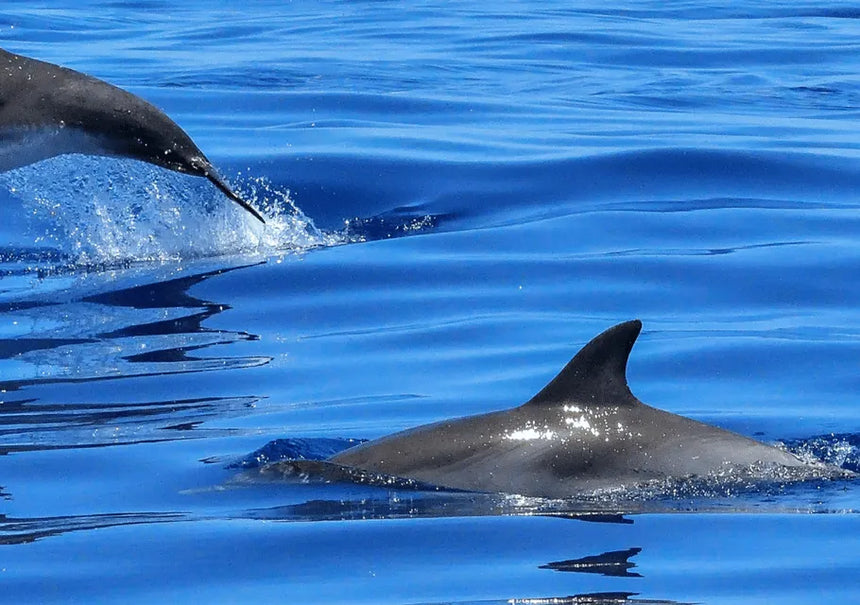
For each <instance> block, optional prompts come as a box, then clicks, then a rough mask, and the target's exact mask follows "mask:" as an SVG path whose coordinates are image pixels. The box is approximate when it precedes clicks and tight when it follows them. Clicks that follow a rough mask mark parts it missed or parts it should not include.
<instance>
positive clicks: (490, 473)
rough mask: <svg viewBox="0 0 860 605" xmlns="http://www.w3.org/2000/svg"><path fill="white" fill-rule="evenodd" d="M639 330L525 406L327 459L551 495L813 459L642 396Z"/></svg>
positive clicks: (571, 369) (595, 347) (618, 331)
mask: <svg viewBox="0 0 860 605" xmlns="http://www.w3.org/2000/svg"><path fill="white" fill-rule="evenodd" d="M641 327H642V324H641V322H639V321H638V320H634V321H628V322H626V323H622V324H619V325H617V326H615V327H613V328H610V329H609V330H607V331H605V332H603V333H602V334H600V335H599V336H597V337H596V338H594V339H593V340H592V341H591V342H589V343H588V344H587V345H586V346H585V347H583V348H582V350H581V351H579V353H577V355H576V356H575V357H574V358H573V359H572V360H571V361H570V362H569V363H568V364H567V366H565V368H564V369H563V370H562V371H561V373H560V374H559V375H558V376H556V377H555V378H554V379H553V380H552V382H550V383H549V384H548V385H547V386H546V387H544V388H543V390H541V391H540V392H539V393H538V394H537V395H535V396H534V397H532V398H531V399H530V400H529V401H527V402H526V403H525V404H523V405H521V406H519V407H516V408H513V409H510V410H505V411H500V412H492V413H489V414H481V415H477V416H470V417H467V418H460V419H456V420H446V421H443V422H438V423H435V424H430V425H425V426H419V427H417V428H414V429H411V430H407V431H403V432H400V433H396V434H394V435H390V436H388V437H383V438H381V439H377V440H375V441H370V442H367V443H363V444H361V445H358V446H355V447H352V448H350V449H348V450H345V451H343V452H341V453H339V454H337V455H335V456H333V457H331V458H330V459H329V462H332V463H335V464H338V465H343V466H347V467H354V468H357V469H361V470H363V471H370V472H374V473H382V474H385V475H390V476H396V477H403V478H409V479H415V480H418V481H421V482H425V483H429V484H433V485H437V486H441V487H447V488H453V489H462V490H468V491H480V492H504V493H512V494H520V495H524V496H538V497H546V498H566V497H572V496H577V495H586V494H589V493H594V492H596V491H599V490H605V489H617V488H636V487H637V486H642V485H645V484H647V483H648V482H653V481H660V480H665V479H668V478H690V477H713V476H719V475H721V474H725V473H729V472H731V471H733V470H735V469H739V470H740V469H751V468H767V469H774V470H787V471H788V472H791V471H792V470H795V471H797V470H803V467H808V466H810V465H808V464H807V463H805V462H803V461H801V460H800V459H799V458H797V457H796V456H794V455H792V454H790V453H788V452H786V451H784V450H781V449H778V448H776V447H772V446H769V445H765V444H764V443H760V442H758V441H755V440H753V439H749V438H747V437H743V436H741V435H738V434H736V433H732V432H730V431H726V430H723V429H720V428H717V427H714V426H710V425H707V424H703V423H701V422H697V421H695V420H690V419H688V418H684V417H682V416H677V415H675V414H670V413H669V412H664V411H662V410H658V409H656V408H653V407H650V406H648V405H645V404H644V403H642V402H641V401H639V400H638V399H636V397H634V396H633V394H632V393H631V392H630V389H629V388H628V386H627V378H626V368H627V359H628V357H629V355H630V351H631V349H632V347H633V343H634V342H635V341H636V338H637V337H638V335H639V332H640V330H641ZM814 466H815V467H819V466H820V467H822V468H823V467H825V465H824V464H823V463H822V464H820V465H819V464H816V465H814ZM828 468H831V470H833V471H835V472H836V473H837V474H840V475H842V476H844V475H846V474H849V473H847V471H841V469H836V467H828Z"/></svg>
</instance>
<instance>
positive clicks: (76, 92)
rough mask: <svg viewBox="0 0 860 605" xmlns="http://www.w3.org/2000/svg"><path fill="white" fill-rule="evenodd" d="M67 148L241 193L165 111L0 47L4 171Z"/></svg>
mask: <svg viewBox="0 0 860 605" xmlns="http://www.w3.org/2000/svg"><path fill="white" fill-rule="evenodd" d="M65 153H84V154H90V155H106V156H120V157H128V158H133V159H136V160H142V161H144V162H149V163H150V164H155V165H156V166H161V167H162V168H168V169H170V170H175V171H176V172H182V173H186V174H191V175H194V176H202V177H205V178H207V179H209V180H210V181H211V182H212V183H213V184H214V185H215V186H216V187H217V188H218V189H219V190H221V191H222V192H223V193H224V194H225V195H226V196H227V197H228V198H230V199H231V200H233V201H234V202H236V203H237V204H239V205H240V206H241V207H242V208H244V209H245V210H247V211H248V212H250V213H251V214H252V215H253V216H254V218H256V219H257V220H259V221H260V222H263V223H265V220H263V217H262V216H261V215H260V213H259V212H257V210H255V209H254V208H253V207H252V206H251V205H250V204H249V203H248V202H246V201H245V200H243V199H242V198H240V197H239V196H238V195H237V194H236V192H234V191H233V190H232V189H231V188H230V186H229V185H228V184H227V183H226V182H225V181H224V179H223V178H221V176H220V175H219V174H218V172H217V171H216V170H215V167H214V166H212V163H211V162H210V161H209V160H208V159H207V158H206V156H205V155H203V152H202V151H200V149H199V148H198V147H197V145H195V144H194V141H192V140H191V137H189V136H188V135H187V134H186V133H185V131H184V130H182V128H180V127H179V126H178V125H177V124H176V122H174V121H173V120H171V119H170V118H169V117H167V115H165V114H164V112H163V111H161V110H160V109H158V108H157V107H155V106H154V105H152V104H151V103H148V102H147V101H144V100H143V99H141V98H140V97H137V96H135V95H133V94H131V93H129V92H126V91H124V90H122V89H120V88H117V87H116V86H113V85H111V84H108V83H107V82H103V81H102V80H98V79H96V78H93V77H92V76H88V75H86V74H82V73H80V72H77V71H74V70H71V69H67V68H65V67H60V66H58V65H53V64H51V63H46V62H44V61H37V60H36V59H30V58H27V57H23V56H21V55H16V54H13V53H10V52H7V51H5V50H2V49H0V172H3V171H6V170H11V169H13V168H18V167H21V166H26V165H27V164H32V163H35V162H38V161H41V160H45V159H47V158H50V157H54V156H57V155H62V154H65Z"/></svg>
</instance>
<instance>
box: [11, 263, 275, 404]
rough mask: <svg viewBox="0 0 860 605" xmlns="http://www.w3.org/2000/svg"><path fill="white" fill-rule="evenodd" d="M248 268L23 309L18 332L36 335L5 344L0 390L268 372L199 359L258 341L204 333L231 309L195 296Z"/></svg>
mask: <svg viewBox="0 0 860 605" xmlns="http://www.w3.org/2000/svg"><path fill="white" fill-rule="evenodd" d="M247 266H251V265H245V266H239V267H229V268H223V269H216V270H212V271H207V272H203V273H198V274H194V275H189V276H183V277H178V278H174V279H167V280H164V281H155V282H152V283H149V284H144V285H137V286H133V287H129V288H122V289H116V290H109V291H106V292H100V293H98V294H93V295H89V296H83V297H80V298H77V299H72V300H69V301H62V302H57V303H55V304H52V305H47V306H42V305H40V306H33V307H27V305H26V304H22V303H17V306H16V308H15V311H14V313H15V316H14V323H13V325H14V326H21V328H20V330H19V331H23V330H28V329H29V331H30V333H29V334H22V335H20V336H18V335H16V336H15V337H14V338H10V339H3V340H0V374H2V377H3V379H2V380H0V389H2V390H3V391H5V392H13V391H17V390H19V389H21V388H22V387H24V386H27V385H33V384H45V383H56V382H86V381H92V380H100V379H105V378H121V377H130V376H152V375H167V374H177V373H188V372H204V371H209V370H224V369H231V368H248V367H255V366H260V365H265V364H267V363H269V362H270V361H271V358H269V357H259V356H245V357H238V356H229V357H225V356H221V357H211V356H200V355H199V353H200V352H201V351H203V350H207V349H210V348H211V347H214V346H217V345H227V344H232V343H235V342H240V341H253V340H256V339H257V338H258V337H257V336H256V335H255V334H252V333H249V332H246V331H231V330H223V329H221V330H215V329H211V328H207V327H205V326H203V322H204V321H205V320H207V319H210V318H212V317H213V316H216V315H218V314H220V313H223V312H224V311H227V310H229V309H230V306H229V305H226V304H221V303H218V302H214V301H207V300H202V299H199V298H197V297H194V296H193V295H191V294H189V289H190V288H191V287H192V286H195V285H198V284H200V283H202V282H204V281H206V280H208V279H210V278H212V277H215V276H218V275H223V274H225V273H228V272H231V271H236V270H239V269H243V268H245V267H247ZM192 352H194V354H191V353H192Z"/></svg>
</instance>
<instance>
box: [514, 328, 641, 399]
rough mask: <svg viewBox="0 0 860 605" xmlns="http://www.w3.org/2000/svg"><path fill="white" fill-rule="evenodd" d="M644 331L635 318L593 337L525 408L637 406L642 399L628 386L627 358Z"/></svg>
mask: <svg viewBox="0 0 860 605" xmlns="http://www.w3.org/2000/svg"><path fill="white" fill-rule="evenodd" d="M641 330H642V322H641V321H639V320H638V319H634V320H632V321H627V322H624V323H622V324H618V325H617V326H613V327H611V328H609V329H608V330H606V331H605V332H603V333H602V334H599V335H598V336H596V337H594V339H592V340H591V342H589V343H588V344H587V345H585V346H584V347H582V349H580V351H579V353H577V354H576V356H574V358H573V359H571V360H570V362H568V364H567V365H566V366H564V369H563V370H562V371H561V372H559V374H558V376H556V377H555V378H553V379H552V381H551V382H550V383H549V384H548V385H546V386H545V387H544V388H543V389H542V390H541V392H540V393H538V394H537V395H535V396H534V397H532V398H531V399H530V400H529V401H527V402H526V403H525V405H550V404H558V403H564V402H569V401H575V402H577V403H581V404H585V405H628V406H629V405H635V404H636V403H638V401H639V400H638V399H636V397H634V396H633V393H631V392H630V388H629V387H628V386H627V358H628V357H629V356H630V350H631V349H632V348H633V343H635V342H636V338H637V337H638V336H639V332H640V331H641Z"/></svg>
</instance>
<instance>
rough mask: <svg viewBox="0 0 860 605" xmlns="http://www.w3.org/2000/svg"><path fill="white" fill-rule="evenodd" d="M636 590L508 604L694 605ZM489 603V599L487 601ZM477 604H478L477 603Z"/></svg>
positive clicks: (593, 593) (522, 600) (508, 604)
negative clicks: (644, 595)
mask: <svg viewBox="0 0 860 605" xmlns="http://www.w3.org/2000/svg"><path fill="white" fill-rule="evenodd" d="M637 595H638V593H636V592H591V593H587V594H579V595H574V596H571V597H549V598H536V599H510V600H508V601H504V603H506V604H507V605H624V604H625V603H626V604H627V605H692V604H690V603H683V602H681V601H667V600H665V599H639V598H636V597H637ZM486 603H489V601H486ZM475 605H477V604H475Z"/></svg>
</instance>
